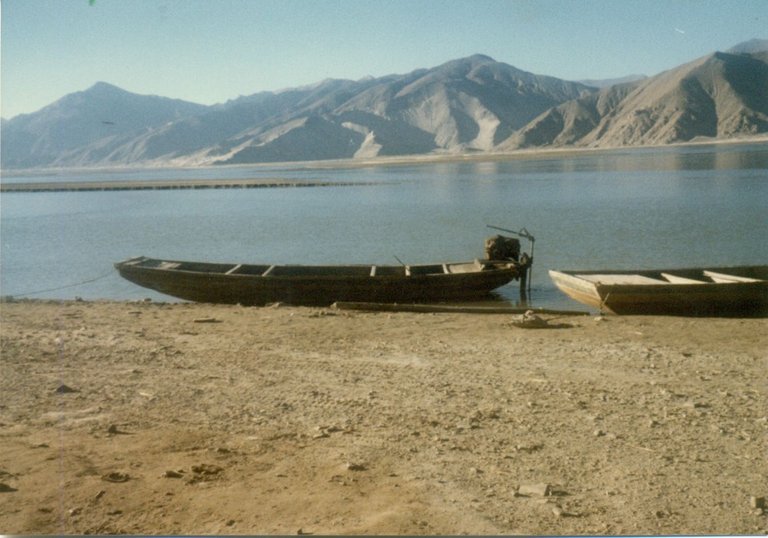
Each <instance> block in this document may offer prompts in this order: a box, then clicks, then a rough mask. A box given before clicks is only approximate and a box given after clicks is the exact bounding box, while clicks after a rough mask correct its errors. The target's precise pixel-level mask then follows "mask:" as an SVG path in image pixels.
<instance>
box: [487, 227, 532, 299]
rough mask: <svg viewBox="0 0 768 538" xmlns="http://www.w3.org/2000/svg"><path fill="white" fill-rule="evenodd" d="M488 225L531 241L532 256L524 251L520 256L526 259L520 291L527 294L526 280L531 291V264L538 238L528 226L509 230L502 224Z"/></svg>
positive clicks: (528, 290)
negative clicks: (502, 226) (501, 225)
mask: <svg viewBox="0 0 768 538" xmlns="http://www.w3.org/2000/svg"><path fill="white" fill-rule="evenodd" d="M486 226H487V227H488V228H493V229H494V230H499V231H501V232H506V233H510V234H513V235H516V236H518V237H523V238H525V239H527V240H528V241H530V242H531V255H530V256H526V255H525V253H523V254H522V255H521V256H520V258H521V260H523V261H524V263H523V264H522V265H523V267H524V268H525V273H524V274H523V275H522V276H521V281H520V293H521V295H524V294H525V292H526V289H525V287H526V282H527V284H528V289H527V292H528V293H531V280H532V279H531V278H530V276H531V266H532V265H533V249H534V246H535V244H536V238H535V237H533V235H531V232H529V231H528V230H527V229H526V228H521V229H520V230H518V231H515V230H509V229H507V228H501V227H500V226H493V225H491V224H486ZM526 257H527V258H528V259H527V260H526V259H525V258H526Z"/></svg>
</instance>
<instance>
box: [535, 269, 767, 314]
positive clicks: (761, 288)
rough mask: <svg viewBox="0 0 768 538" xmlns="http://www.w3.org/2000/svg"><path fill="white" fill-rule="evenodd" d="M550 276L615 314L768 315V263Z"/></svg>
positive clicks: (576, 297)
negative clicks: (717, 276) (717, 278)
mask: <svg viewBox="0 0 768 538" xmlns="http://www.w3.org/2000/svg"><path fill="white" fill-rule="evenodd" d="M705 272H712V273H718V274H719V273H722V274H725V275H735V276H736V278H737V279H740V280H732V281H721V282H716V281H712V280H711V279H709V281H705V279H706V278H707V277H706V274H705ZM549 274H550V277H551V278H552V281H553V282H554V283H555V285H556V286H557V287H558V288H559V289H560V290H561V291H563V292H564V293H565V294H566V295H568V296H569V297H571V298H572V299H574V300H576V301H579V302H581V303H583V304H586V305H589V306H591V307H593V308H596V309H598V310H601V311H606V312H610V313H614V314H622V315H677V316H713V317H766V316H768V280H766V279H767V278H768V266H741V267H722V268H712V269H701V268H697V269H665V270H653V271H549ZM667 279H671V280H673V281H674V282H670V281H668V280H667Z"/></svg>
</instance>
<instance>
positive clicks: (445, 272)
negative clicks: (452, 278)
mask: <svg viewBox="0 0 768 538" xmlns="http://www.w3.org/2000/svg"><path fill="white" fill-rule="evenodd" d="M443 273H444V274H446V275H447V274H449V273H450V271H449V270H448V264H445V263H444V264H443Z"/></svg>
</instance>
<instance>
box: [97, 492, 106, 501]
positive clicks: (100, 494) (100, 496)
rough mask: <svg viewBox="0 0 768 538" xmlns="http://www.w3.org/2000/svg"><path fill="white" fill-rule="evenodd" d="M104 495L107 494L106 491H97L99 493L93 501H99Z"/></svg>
mask: <svg viewBox="0 0 768 538" xmlns="http://www.w3.org/2000/svg"><path fill="white" fill-rule="evenodd" d="M106 494H107V492H106V491H104V490H103V489H102V490H100V491H99V492H98V493H97V494H96V496H95V497H94V499H96V500H97V501H98V500H99V499H101V498H102V497H103V496H104V495H106Z"/></svg>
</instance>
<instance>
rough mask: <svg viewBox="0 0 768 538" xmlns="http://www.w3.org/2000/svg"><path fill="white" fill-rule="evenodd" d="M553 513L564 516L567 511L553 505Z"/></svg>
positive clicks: (556, 515)
mask: <svg viewBox="0 0 768 538" xmlns="http://www.w3.org/2000/svg"><path fill="white" fill-rule="evenodd" d="M552 513H553V514H555V517H563V516H565V512H564V511H563V509H562V508H560V507H559V506H555V507H553V508H552Z"/></svg>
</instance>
